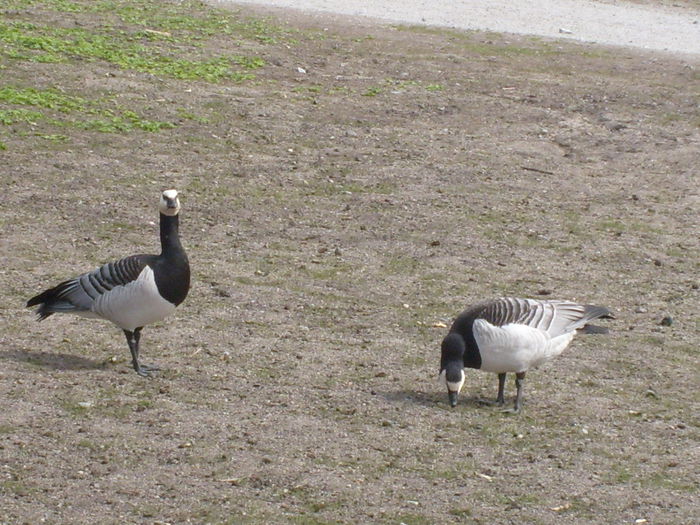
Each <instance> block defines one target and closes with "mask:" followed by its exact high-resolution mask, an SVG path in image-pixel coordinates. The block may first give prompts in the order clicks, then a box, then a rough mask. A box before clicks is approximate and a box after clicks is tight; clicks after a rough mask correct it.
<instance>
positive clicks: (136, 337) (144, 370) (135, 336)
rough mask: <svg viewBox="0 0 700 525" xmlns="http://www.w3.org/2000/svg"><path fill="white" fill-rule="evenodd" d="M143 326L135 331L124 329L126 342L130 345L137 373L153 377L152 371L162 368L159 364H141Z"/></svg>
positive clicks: (132, 361)
mask: <svg viewBox="0 0 700 525" xmlns="http://www.w3.org/2000/svg"><path fill="white" fill-rule="evenodd" d="M141 328H142V327H138V328H137V329H136V330H134V331H133V332H132V331H131V330H124V335H125V336H126V342H127V344H128V345H129V351H130V352H131V364H132V366H133V367H134V370H136V373H137V374H138V375H140V376H143V377H151V376H152V374H151V372H153V371H156V370H160V369H159V368H158V367H157V366H148V365H142V364H139V341H140V340H141Z"/></svg>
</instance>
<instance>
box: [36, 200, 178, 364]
mask: <svg viewBox="0 0 700 525" xmlns="http://www.w3.org/2000/svg"><path fill="white" fill-rule="evenodd" d="M179 211H180V201H179V200H178V198H177V191H176V190H166V191H164V192H163V194H162V196H161V199H160V244H161V250H162V251H161V254H160V255H145V254H140V255H131V256H129V257H124V258H123V259H120V260H118V261H116V262H111V263H107V264H105V265H103V266H101V267H100V268H97V269H96V270H93V271H92V272H88V273H84V274H82V275H79V276H78V277H76V278H74V279H70V280H68V281H64V282H62V283H61V284H59V285H58V286H55V287H54V288H50V289H48V290H46V291H44V292H42V293H40V294H39V295H37V296H35V297H32V298H31V299H29V301H27V306H28V307H30V306H35V305H39V308H38V309H37V311H36V313H37V316H38V320H39V321H42V320H43V319H46V318H47V317H49V316H50V315H52V314H55V313H73V314H78V315H82V316H84V317H97V318H101V319H107V320H109V321H112V322H113V323H114V324H115V325H117V326H118V327H119V328H121V329H122V330H123V331H124V334H125V335H126V341H127V343H128V345H129V350H130V351H131V358H132V361H131V363H132V365H133V367H134V370H136V373H137V374H139V375H141V376H145V377H148V376H151V375H152V374H151V372H152V371H155V370H158V368H157V367H155V366H148V365H145V364H142V363H139V340H140V338H141V329H142V328H143V327H144V326H145V325H147V324H151V323H155V322H157V321H160V320H161V319H164V318H165V317H167V316H168V315H170V314H171V313H173V311H174V310H175V307H176V306H177V305H179V304H180V303H181V302H182V301H184V300H185V297H187V292H188V291H189V289H190V265H189V262H188V260H187V254H186V253H185V250H184V249H183V247H182V244H181V243H180V236H179V231H178V226H179V221H178V213H179Z"/></svg>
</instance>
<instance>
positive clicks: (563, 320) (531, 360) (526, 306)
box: [440, 297, 612, 412]
mask: <svg viewBox="0 0 700 525" xmlns="http://www.w3.org/2000/svg"><path fill="white" fill-rule="evenodd" d="M600 317H603V318H611V317H612V315H611V313H610V310H608V309H607V308H604V307H602V306H592V305H582V304H576V303H572V302H569V301H540V300H536V299H516V298H512V297H503V298H500V299H495V300H491V301H486V302H482V303H479V304H477V305H474V306H472V307H471V308H468V309H467V310H465V311H464V312H462V313H461V314H460V315H459V316H458V317H457V318H456V319H455V321H454V323H452V327H451V328H450V332H449V333H448V334H447V336H446V337H445V338H444V339H443V341H442V353H441V358H440V376H441V380H444V381H445V383H446V385H447V393H448V396H449V400H450V405H451V406H453V407H454V406H456V405H457V396H458V395H459V392H460V390H461V389H462V386H463V385H464V370H463V368H465V367H466V368H477V369H479V370H483V371H485V372H494V373H496V374H498V397H497V398H496V403H497V404H498V405H499V406H502V405H503V404H504V402H505V401H504V399H503V390H504V385H505V380H506V373H507V372H514V373H515V378H516V379H515V386H516V388H517V394H516V396H515V406H514V408H513V411H514V412H519V411H520V407H521V402H522V388H523V380H524V379H525V372H527V370H529V369H530V368H536V367H538V366H539V365H541V364H542V363H544V362H546V361H549V360H550V359H553V358H554V357H556V356H558V355H559V354H561V353H562V352H563V351H564V349H565V348H566V347H567V346H568V345H569V343H570V342H571V340H572V339H573V338H574V335H575V334H576V330H578V329H582V328H586V325H587V323H588V322H589V321H592V320H594V319H597V318H600ZM588 331H590V332H598V333H604V332H606V331H607V330H606V329H604V328H600V327H593V326H591V327H589V329H588Z"/></svg>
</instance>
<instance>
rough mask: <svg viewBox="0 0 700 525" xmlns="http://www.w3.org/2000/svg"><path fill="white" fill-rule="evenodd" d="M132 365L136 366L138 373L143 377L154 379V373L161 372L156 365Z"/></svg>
mask: <svg viewBox="0 0 700 525" xmlns="http://www.w3.org/2000/svg"><path fill="white" fill-rule="evenodd" d="M132 365H133V366H134V370H136V373H137V374H138V375H140V376H141V377H153V372H158V371H159V370H160V368H159V367H157V366H154V365H144V364H139V363H132Z"/></svg>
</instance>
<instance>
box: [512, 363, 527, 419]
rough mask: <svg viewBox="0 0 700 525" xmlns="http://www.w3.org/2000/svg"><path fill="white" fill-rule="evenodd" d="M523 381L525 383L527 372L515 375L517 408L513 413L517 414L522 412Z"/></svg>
mask: <svg viewBox="0 0 700 525" xmlns="http://www.w3.org/2000/svg"><path fill="white" fill-rule="evenodd" d="M523 381H525V372H518V373H517V374H515V388H516V389H517V392H516V394H515V406H514V407H513V412H515V413H516V414H517V413H518V412H520V407H521V406H522V401H523Z"/></svg>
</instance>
